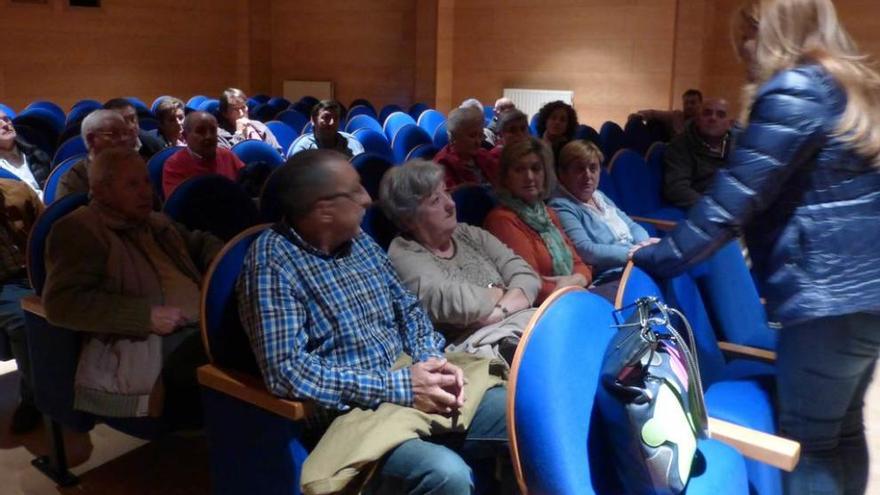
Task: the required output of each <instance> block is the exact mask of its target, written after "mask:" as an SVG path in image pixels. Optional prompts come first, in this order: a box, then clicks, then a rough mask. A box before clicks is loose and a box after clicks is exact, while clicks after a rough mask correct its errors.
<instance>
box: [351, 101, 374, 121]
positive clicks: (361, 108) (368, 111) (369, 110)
mask: <svg viewBox="0 0 880 495" xmlns="http://www.w3.org/2000/svg"><path fill="white" fill-rule="evenodd" d="M358 115H369V116H370V117H372V118H373V119H375V120H376V121H377V122H378V121H379V116H378V115H376V111H375V110H374V109H373V107H371V106H369V107H368V106H366V105H354V104H352V107H351V108H349V109H348V118H349V120H351V119H353V118H355V117H357V116H358ZM379 125H381V122H380V124H379Z"/></svg>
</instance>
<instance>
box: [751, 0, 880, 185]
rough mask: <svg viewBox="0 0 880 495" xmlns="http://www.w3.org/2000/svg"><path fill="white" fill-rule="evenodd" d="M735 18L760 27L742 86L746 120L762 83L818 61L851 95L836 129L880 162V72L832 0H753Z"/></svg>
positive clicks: (865, 155) (858, 150) (848, 96)
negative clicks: (842, 21)
mask: <svg viewBox="0 0 880 495" xmlns="http://www.w3.org/2000/svg"><path fill="white" fill-rule="evenodd" d="M734 22H735V24H736V26H735V27H736V28H737V29H738V32H739V33H740V34H742V33H744V32H746V29H748V28H752V29H754V28H755V27H757V33H758V34H757V40H756V43H757V49H756V53H755V59H754V60H753V61H752V63H753V65H754V71H753V72H752V74H751V76H752V77H751V79H752V80H751V81H750V83H749V84H747V85H746V87H745V88H744V90H743V94H744V98H743V101H745V102H748V103H747V106H746V108H745V110H744V112H743V116H742V117H743V118H742V120H743V122H748V116H749V115H748V114H749V112H750V110H751V106H752V105H753V104H754V99H755V94H756V91H757V88H758V87H759V86H760V85H761V84H762V83H764V82H766V81H767V80H769V79H770V78H771V77H773V76H774V75H775V74H777V73H779V72H780V71H783V70H786V69H790V68H792V67H795V66H798V65H802V64H804V63H810V62H815V63H818V64H820V65H821V66H822V67H823V68H824V69H825V70H826V71H828V73H829V74H831V76H832V77H833V78H834V79H835V80H836V81H837V83H838V84H840V86H841V87H842V88H843V90H844V92H845V93H846V97H847V103H846V109H845V110H844V113H843V115H842V116H841V118H840V122H839V123H838V125H837V129H836V131H835V135H836V136H838V137H839V138H840V139H842V140H843V141H844V142H845V143H847V144H850V145H852V146H853V147H854V148H855V150H856V152H857V153H858V154H859V155H861V156H864V157H866V158H868V159H870V160H872V161H873V162H874V166H875V167H878V168H880V74H878V73H877V71H876V70H874V68H873V67H871V65H870V64H869V62H868V58H867V57H866V56H865V55H863V54H861V53H860V52H859V51H858V48H857V47H856V44H855V43H854V42H853V40H852V38H850V36H849V34H847V32H846V30H844V28H843V26H841V24H840V22H839V21H838V18H837V12H836V11H835V9H834V5H833V4H832V3H831V0H749V1H747V2H746V3H745V4H744V5H743V6H742V7H740V9H739V10H738V11H737V12H736V14H735V17H734Z"/></svg>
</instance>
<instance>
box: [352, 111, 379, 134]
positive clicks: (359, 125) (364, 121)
mask: <svg viewBox="0 0 880 495" xmlns="http://www.w3.org/2000/svg"><path fill="white" fill-rule="evenodd" d="M359 129H372V130H374V131H376V132H379V133H382V134H384V132H383V131H382V125H381V124H379V122H378V121H377V120H376V119H374V118H373V117H371V116H369V115H367V114H360V115H355V116H354V117H352V116H351V115H350V114H349V118H348V123H347V124H346V125H345V132H347V133H349V134H354V133H355V132H356V131H358V130H359Z"/></svg>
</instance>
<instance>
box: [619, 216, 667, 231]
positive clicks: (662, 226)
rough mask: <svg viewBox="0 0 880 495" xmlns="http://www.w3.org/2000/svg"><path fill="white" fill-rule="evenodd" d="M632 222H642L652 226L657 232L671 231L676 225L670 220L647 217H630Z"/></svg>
mask: <svg viewBox="0 0 880 495" xmlns="http://www.w3.org/2000/svg"><path fill="white" fill-rule="evenodd" d="M630 218H631V219H632V220H633V221H634V222H642V223H647V224H650V225H653V226H654V227H656V228H657V229H659V230H673V229H674V228H675V225H676V223H675V222H673V221H671V220H660V219H659V218H648V217H637V216H631V217H630Z"/></svg>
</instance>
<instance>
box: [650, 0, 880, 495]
mask: <svg viewBox="0 0 880 495" xmlns="http://www.w3.org/2000/svg"><path fill="white" fill-rule="evenodd" d="M735 21H736V27H737V29H736V30H735V35H736V41H737V42H738V45H739V51H740V53H741V55H742V56H743V58H744V59H745V61H746V62H747V65H748V66H749V72H748V76H749V82H748V85H747V86H746V88H745V99H744V101H745V102H746V109H745V112H744V114H743V116H742V118H743V122H744V125H745V128H744V130H743V132H742V135H741V136H738V137H737V140H736V147H735V149H734V150H733V152H732V153H731V155H730V158H729V160H728V164H727V166H726V167H724V168H722V169H721V170H719V171H718V173H717V174H716V176H715V179H714V181H713V183H712V185H711V186H710V187H709V189H708V191H707V193H706V196H704V197H703V199H701V200H700V201H699V202H697V203H696V205H694V207H693V208H692V209H691V210H690V214H689V217H688V219H687V220H686V221H683V222H681V223H680V224H679V226H678V228H677V229H676V230H675V231H673V232H672V233H671V234H670V235H669V236H667V237H666V238H665V239H664V240H663V241H661V242H660V243H658V244H654V245H651V246H647V247H643V248H641V249H640V250H638V251H636V253H635V255H634V260H635V263H636V264H637V265H639V266H642V267H645V268H646V269H648V270H649V271H651V272H653V273H655V274H656V275H659V276H662V277H668V276H671V275H674V274H676V273H678V272H681V271H682V270H684V269H685V268H687V267H688V266H689V265H690V264H693V263H695V262H697V261H700V260H702V259H705V258H706V257H708V256H709V255H711V254H712V252H713V251H714V250H715V249H716V248H718V247H720V246H722V245H724V244H726V242H727V241H728V240H730V239H732V238H734V237H735V236H737V235H739V234H740V233H741V232H742V231H745V233H746V238H747V241H748V244H749V249H750V252H751V255H752V261H753V263H754V266H753V268H754V272H755V275H756V278H757V280H758V283H759V289H760V292H761V294H762V295H763V296H764V297H765V298H766V300H767V312H768V316H769V317H770V319H771V320H775V321H778V322H780V323H781V324H782V327H783V328H782V330H781V331H780V333H779V342H778V344H777V356H778V358H777V363H776V366H777V375H776V385H777V387H776V388H777V390H776V393H777V396H778V397H777V399H778V401H777V402H778V404H779V406H778V413H779V416H778V424H779V429H780V433H781V434H782V435H783V436H787V437H790V438H792V439H794V440H797V441H798V442H800V444H801V449H802V453H801V458H800V462H799V463H798V465H797V468H796V469H795V471H794V472H792V473H789V474H786V476H785V488H786V492H787V493H789V494H799V495H800V494H805V495H806V494H814V493H823V494H842V493H847V494H850V493H853V494H855V493H864V491H865V487H866V484H867V479H868V453H867V448H866V444H865V432H864V422H863V418H862V408H863V406H864V402H863V399H864V396H865V391H866V389H867V386H868V383H869V382H870V380H871V377H872V375H873V371H874V366H875V363H876V360H877V355H878V349H880V249H878V248H877V246H878V245H880V229H878V228H877V226H878V225H880V74H878V73H877V72H876V71H874V70H873V69H872V68H871V67H870V66H869V65H868V64H867V63H866V62H865V58H864V57H863V56H862V54H861V53H860V52H859V50H858V49H857V48H856V46H855V44H854V43H853V41H852V40H851V39H850V37H849V35H847V33H846V31H845V30H844V29H843V27H842V26H841V25H840V24H839V22H838V20H837V14H836V12H835V9H834V5H833V4H832V3H831V1H830V0H750V1H749V2H747V3H746V5H745V6H744V7H743V8H742V9H740V11H739V12H738V14H737V18H736V19H735Z"/></svg>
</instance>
